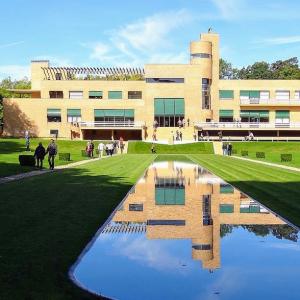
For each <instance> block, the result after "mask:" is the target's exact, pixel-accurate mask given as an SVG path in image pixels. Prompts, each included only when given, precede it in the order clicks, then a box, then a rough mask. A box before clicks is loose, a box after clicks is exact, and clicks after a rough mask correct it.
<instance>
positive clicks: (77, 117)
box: [67, 109, 81, 123]
mask: <svg viewBox="0 0 300 300" xmlns="http://www.w3.org/2000/svg"><path fill="white" fill-rule="evenodd" d="M67 116H68V123H76V122H80V121H81V110H80V109H68V110H67Z"/></svg>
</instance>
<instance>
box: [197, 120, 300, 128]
mask: <svg viewBox="0 0 300 300" xmlns="http://www.w3.org/2000/svg"><path fill="white" fill-rule="evenodd" d="M194 126H195V127H197V128H201V129H223V130H224V129H232V130H241V129H246V130H250V129H262V130H263V129H266V130H268V129H297V130H299V129H300V122H295V123H291V122H289V123H275V122H272V123H259V122H195V124H194Z"/></svg>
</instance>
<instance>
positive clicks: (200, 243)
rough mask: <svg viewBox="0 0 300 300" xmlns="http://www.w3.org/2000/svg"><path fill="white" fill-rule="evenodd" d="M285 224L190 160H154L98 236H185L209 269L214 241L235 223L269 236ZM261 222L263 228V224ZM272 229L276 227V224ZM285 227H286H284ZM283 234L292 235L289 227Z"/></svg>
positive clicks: (215, 256) (215, 259)
mask: <svg viewBox="0 0 300 300" xmlns="http://www.w3.org/2000/svg"><path fill="white" fill-rule="evenodd" d="M284 224H285V222H284V221H283V220H282V219H280V218H278V217H277V216H275V215H274V214H273V213H271V212H269V211H268V210H266V209H265V208H264V207H263V206H261V205H259V204H258V203H257V202H256V201H254V200H252V199H250V198H249V197H247V196H246V195H245V194H243V193H241V192H240V191H238V190H236V189H234V188H233V187H232V186H231V185H229V184H227V183H225V182H223V181H222V180H220V179H219V178H218V177H216V176H215V175H212V174H211V173H209V172H208V171H206V170H205V169H203V168H201V167H200V166H198V165H195V164H192V163H182V162H157V163H154V164H153V165H151V166H150V167H149V169H148V170H147V171H146V173H145V176H144V177H143V178H141V179H140V180H139V181H138V183H137V184H136V186H135V188H134V189H132V191H131V192H130V194H129V195H128V197H127V198H126V199H125V200H124V202H123V203H122V204H121V205H120V206H119V208H118V210H117V211H116V213H115V214H114V216H113V217H112V219H111V221H110V222H109V223H108V224H107V225H106V226H105V227H104V228H103V231H102V234H106V233H109V234H112V233H116V234H117V233H128V234H130V233H138V232H140V233H144V234H146V237H147V239H149V240H152V239H190V240H191V256H192V258H193V259H194V260H199V261H201V262H202V267H203V268H205V269H208V270H209V271H210V272H212V271H213V270H214V269H216V268H220V266H221V259H220V257H221V254H220V239H221V237H222V236H225V235H226V234H228V233H230V232H231V230H232V227H233V226H235V225H243V226H244V227H245V228H246V229H247V230H248V231H252V232H254V233H258V234H259V228H260V227H259V226H260V225H264V226H263V230H264V231H265V230H268V233H270V232H271V233H272V231H274V232H275V233H274V235H276V234H279V235H280V232H279V231H280V230H275V229H274V228H275V227H274V226H275V225H277V227H278V225H284ZM266 225H267V226H266ZM277 227H276V228H277ZM288 227H289V226H288ZM289 228H290V229H289V230H292V231H293V232H289V233H287V234H288V235H289V237H288V238H290V239H293V237H294V238H296V239H297V231H296V232H295V231H294V230H293V228H292V227H289Z"/></svg>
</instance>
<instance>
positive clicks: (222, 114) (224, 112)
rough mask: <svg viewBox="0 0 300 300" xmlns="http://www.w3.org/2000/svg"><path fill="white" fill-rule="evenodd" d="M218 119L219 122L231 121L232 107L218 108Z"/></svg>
mask: <svg viewBox="0 0 300 300" xmlns="http://www.w3.org/2000/svg"><path fill="white" fill-rule="evenodd" d="M219 121H220V122H232V121H233V109H220V111H219Z"/></svg>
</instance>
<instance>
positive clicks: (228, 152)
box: [222, 143, 232, 156]
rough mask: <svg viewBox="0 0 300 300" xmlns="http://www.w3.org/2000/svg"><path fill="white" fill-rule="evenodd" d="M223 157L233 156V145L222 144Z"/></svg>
mask: <svg viewBox="0 0 300 300" xmlns="http://www.w3.org/2000/svg"><path fill="white" fill-rule="evenodd" d="M222 150H223V155H228V156H231V154H232V144H231V143H223V144H222Z"/></svg>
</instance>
